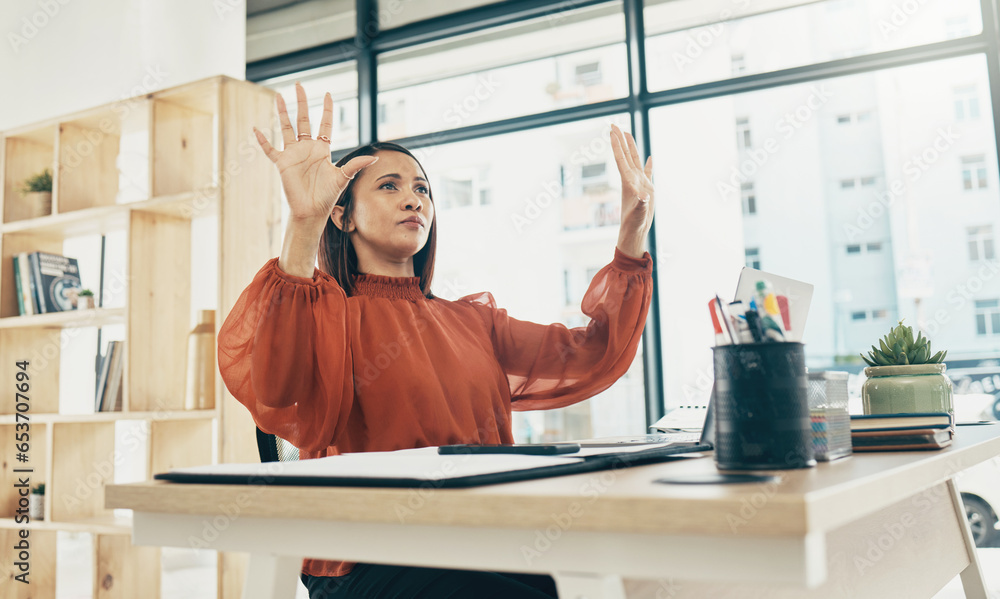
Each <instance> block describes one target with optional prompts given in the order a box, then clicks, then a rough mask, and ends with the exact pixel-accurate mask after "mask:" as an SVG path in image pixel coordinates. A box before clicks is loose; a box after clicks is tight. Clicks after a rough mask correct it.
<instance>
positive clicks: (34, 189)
mask: <svg viewBox="0 0 1000 599" xmlns="http://www.w3.org/2000/svg"><path fill="white" fill-rule="evenodd" d="M21 196H22V197H23V198H24V200H25V202H26V203H27V205H28V208H29V212H30V214H31V216H30V218H38V217H39V216H48V215H50V214H52V171H50V170H49V169H45V170H44V171H42V172H40V173H38V174H37V175H34V176H32V177H28V179H27V180H26V181H25V182H24V186H23V187H21Z"/></svg>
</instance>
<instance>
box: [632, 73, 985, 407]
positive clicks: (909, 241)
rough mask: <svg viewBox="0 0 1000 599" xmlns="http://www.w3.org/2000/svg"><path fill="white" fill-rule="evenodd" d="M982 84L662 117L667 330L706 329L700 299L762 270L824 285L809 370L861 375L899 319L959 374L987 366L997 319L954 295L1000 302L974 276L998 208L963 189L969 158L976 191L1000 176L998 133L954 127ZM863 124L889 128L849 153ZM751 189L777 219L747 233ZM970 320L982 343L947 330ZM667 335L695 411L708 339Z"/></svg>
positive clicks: (917, 81) (808, 338) (810, 88)
mask: <svg viewBox="0 0 1000 599" xmlns="http://www.w3.org/2000/svg"><path fill="white" fill-rule="evenodd" d="M970 80H972V81H976V82H977V84H978V85H981V86H985V85H986V81H987V76H986V61H985V58H984V57H983V56H967V57H962V58H954V59H949V60H943V61H938V62H930V63H924V64H919V65H914V66H909V67H902V68H896V69H890V70H883V71H876V72H872V73H865V74H860V75H852V76H848V77H840V78H835V79H827V80H821V81H816V82H812V83H808V84H800V85H789V86H782V87H774V88H771V89H767V90H762V91H755V92H750V93H743V94H734V95H729V96H724V97H718V98H712V99H706V100H702V101H696V102H687V103H680V104H675V105H670V106H665V107H662V108H654V109H653V110H652V111H651V121H650V122H651V129H652V141H653V155H654V165H656V172H655V173H654V178H655V179H656V180H657V181H669V182H670V183H669V189H670V194H671V197H673V198H675V201H674V203H673V204H672V205H671V207H670V209H669V217H668V218H664V217H661V218H658V219H657V222H656V227H657V242H658V244H657V245H658V249H659V251H660V253H661V254H662V255H661V256H660V257H659V264H658V270H659V273H660V282H661V285H663V284H664V283H665V282H666V281H684V288H685V290H686V293H684V294H679V293H661V294H660V298H661V314H663V315H677V314H700V313H701V312H702V309H701V304H703V303H704V301H703V298H706V297H712V296H713V295H714V294H715V293H717V292H718V290H722V291H724V292H727V293H729V294H731V293H733V291H734V290H735V287H736V280H737V276H738V274H739V269H740V267H741V266H743V265H744V264H747V265H749V264H751V263H753V262H754V261H756V260H757V257H758V256H762V255H766V256H767V261H766V263H764V264H763V268H764V269H765V270H767V271H769V272H774V273H776V274H781V275H785V276H789V277H793V278H798V279H801V280H805V281H809V282H812V283H813V284H814V285H815V295H814V297H813V301H812V306H811V309H810V311H809V321H808V326H807V327H806V330H805V337H804V341H805V343H806V347H807V352H806V357H807V361H808V362H809V364H810V365H811V366H813V367H817V368H829V367H843V366H844V365H850V364H853V363H855V362H857V360H856V359H855V356H857V355H858V354H859V353H860V352H861V351H862V350H864V349H865V348H867V347H868V346H870V345H871V344H872V343H873V342H875V341H876V340H877V339H878V337H879V336H880V335H881V334H882V329H883V328H884V327H885V322H884V321H885V318H884V317H882V316H881V315H882V314H885V313H887V312H892V313H895V314H898V315H899V317H900V318H905V319H906V322H907V323H913V324H918V325H919V326H921V327H923V328H924V330H925V331H926V332H927V333H928V334H930V335H932V338H933V340H934V342H935V345H940V346H941V347H942V348H948V349H949V354H948V355H949V358H951V357H955V358H961V357H963V356H973V355H980V354H981V353H982V352H983V351H987V350H991V349H992V347H990V346H988V345H984V344H983V337H984V336H988V335H992V334H993V332H992V331H993V329H992V325H991V324H989V323H991V322H992V320H991V319H992V318H993V317H992V315H991V314H992V313H989V312H988V309H987V308H986V307H981V308H980V307H974V304H973V302H972V301H969V298H963V297H962V296H961V295H960V294H959V292H958V291H956V290H966V291H965V292H966V293H969V294H972V291H968V288H969V287H972V288H974V289H975V293H976V294H977V295H978V296H979V297H983V296H985V297H997V296H998V295H1000V277H992V276H987V277H983V276H980V275H979V273H978V270H977V266H976V264H975V263H970V261H969V258H970V257H973V258H974V259H976V260H979V259H983V258H985V257H986V256H987V255H989V256H992V253H993V245H992V243H993V242H992V233H991V231H992V230H993V227H996V226H1000V202H998V201H997V200H998V197H997V194H996V192H991V193H990V196H989V197H990V200H991V201H989V202H983V203H979V202H978V201H976V200H973V199H972V198H967V197H964V194H963V191H962V189H961V186H957V185H955V180H956V177H955V171H954V165H955V164H958V163H960V162H961V161H962V160H963V157H965V156H969V155H974V156H975V157H976V163H975V165H976V166H974V167H973V166H971V163H969V162H968V161H965V162H961V163H962V164H963V165H965V168H966V169H967V171H968V170H973V172H975V173H977V174H975V175H974V176H973V180H974V181H978V180H980V179H981V178H985V177H986V175H985V174H983V175H980V174H978V173H979V171H985V169H986V166H985V165H987V164H989V165H991V168H992V169H995V168H996V166H995V165H996V164H997V157H996V147H995V140H994V137H993V134H992V128H991V127H990V128H987V130H981V128H977V127H976V126H974V125H970V124H965V123H964V122H960V121H957V120H956V118H955V112H954V105H953V97H952V93H951V90H952V89H953V85H954V84H957V83H958V82H966V81H970ZM914 98H919V101H913V99H914ZM861 110H873V111H874V112H876V113H878V114H880V115H883V116H882V123H881V127H880V128H870V129H865V130H863V131H861V130H859V131H855V132H853V134H852V135H851V136H850V137H845V136H844V135H843V131H842V129H841V128H842V127H843V125H841V124H838V123H837V121H838V118H837V115H843V114H856V113H858V112H859V111H861ZM735 115H742V116H743V117H744V118H749V119H750V120H751V121H752V122H755V123H760V124H761V125H760V126H759V127H758V128H757V129H756V130H755V132H754V135H755V138H756V139H755V147H756V148H759V149H760V150H759V152H758V154H757V155H756V157H751V156H748V155H747V153H746V152H745V151H741V150H739V149H737V148H736V147H735V146H734V145H733V144H732V142H731V141H730V140H731V139H732V138H733V137H732V136H733V131H732V130H731V129H729V130H728V131H727V128H729V127H732V126H733V125H732V123H737V125H736V126H737V131H738V130H739V129H738V127H739V124H738V121H737V120H736V119H735V118H734V117H735ZM983 116H984V117H986V118H990V117H991V116H992V115H990V114H988V113H986V114H984V115H983ZM792 119H793V120H794V122H792ZM914 157H917V158H916V161H915V160H914ZM858 172H863V173H865V175H862V176H859V175H856V174H854V173H858ZM966 180H968V176H966ZM751 181H752V183H753V186H754V190H755V191H756V192H757V193H760V194H766V196H767V198H768V211H769V214H774V215H776V216H775V217H774V218H766V219H762V218H760V217H759V216H758V217H756V218H751V217H748V215H747V213H746V209H745V206H746V201H745V193H746V191H745V190H746V188H745V187H744V186H745V185H746V184H748V183H750V182H751ZM847 183H850V184H849V185H848V184H847ZM848 188H849V189H850V193H847V192H846V191H845V190H846V189H848ZM681 198H683V199H681ZM741 198H742V201H741ZM970 201H972V202H974V203H973V204H969V203H968V202H970ZM663 214H664V213H662V212H661V215H663ZM969 219H975V221H974V222H977V221H978V222H980V223H982V224H980V225H977V226H976V227H974V228H970V227H969V226H968V225H967V224H966V223H967V222H968V220H969ZM845 250H846V251H845ZM965 265H969V267H968V268H966V267H965ZM970 281H971V283H972V284H971V285H970V284H969V282H970ZM838 292H839V296H838ZM956 298H958V299H960V300H962V301H961V302H959V301H957V300H956ZM837 299H840V300H841V301H836V300H837ZM949 299H950V301H949ZM872 306H877V307H878V308H877V309H873V308H872ZM975 306H979V304H976V305H975ZM984 306H985V304H984ZM886 309H887V312H886ZM974 310H975V311H976V312H975V316H974V315H973V311H974ZM974 319H977V323H978V324H977V326H978V331H976V330H970V329H969V328H968V327H964V326H958V325H955V324H952V325H951V326H949V324H948V323H956V322H962V321H964V322H971V321H973V320H974ZM984 323H985V324H984ZM662 328H663V334H664V338H667V339H671V342H670V343H669V344H664V354H663V360H664V362H665V363H664V375H665V380H666V383H667V387H666V393H667V396H668V397H683V396H684V395H683V394H684V390H685V389H686V388H691V387H693V386H696V382H697V380H698V377H699V373H700V372H704V371H706V370H708V369H710V366H711V353H710V351H709V347H710V346H711V344H712V329H711V327H710V326H709V324H708V322H707V321H706V320H704V319H698V318H669V317H666V316H665V317H664V320H663V325H662ZM984 331H985V332H984ZM977 332H978V334H977ZM692 348H701V350H697V349H692Z"/></svg>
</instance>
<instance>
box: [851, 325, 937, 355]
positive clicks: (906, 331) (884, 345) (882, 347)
mask: <svg viewBox="0 0 1000 599" xmlns="http://www.w3.org/2000/svg"><path fill="white" fill-rule="evenodd" d="M878 345H879V346H878V347H875V346H874V345H873V346H872V350H871V351H870V352H868V355H867V356H866V355H864V354H861V359H862V360H864V361H865V363H867V364H868V365H869V366H900V365H906V364H940V363H941V362H943V361H944V357H945V356H947V355H948V352H947V351H939V352H938V353H936V354H932V353H931V341H930V339H928V338H927V337H924V336H923V334H922V333H920V332H917V338H916V339H914V338H913V327H908V326H904V325H903V321H902V320H900V321H899V324H898V325H896V327H895V328H893V329H891V330H890V331H889V334H888V335H886V336H885V337H883V338H882V339H879V342H878Z"/></svg>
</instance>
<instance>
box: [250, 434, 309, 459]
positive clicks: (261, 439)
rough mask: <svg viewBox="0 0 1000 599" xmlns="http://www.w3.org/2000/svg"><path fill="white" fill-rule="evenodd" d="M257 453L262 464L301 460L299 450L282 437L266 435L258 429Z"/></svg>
mask: <svg viewBox="0 0 1000 599" xmlns="http://www.w3.org/2000/svg"><path fill="white" fill-rule="evenodd" d="M257 452H258V453H259V454H260V463H261V464H263V463H265V462H294V461H296V460H298V459H299V449H298V448H297V447H295V446H294V445H292V444H291V443H289V442H288V441H285V440H284V439H282V438H281V437H278V436H275V435H272V434H269V433H265V432H264V431H262V430H260V428H257Z"/></svg>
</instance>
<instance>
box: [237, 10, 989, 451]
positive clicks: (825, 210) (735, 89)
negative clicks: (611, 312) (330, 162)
mask: <svg viewBox="0 0 1000 599" xmlns="http://www.w3.org/2000/svg"><path fill="white" fill-rule="evenodd" d="M323 1H324V2H340V1H341V0H323ZM633 3H635V4H633ZM375 4H376V7H377V21H378V27H376V28H374V29H371V31H373V32H376V33H375V34H374V35H372V36H369V39H367V40H366V41H367V42H370V44H369V45H367V46H366V45H364V44H358V43H356V42H355V40H354V39H353V30H352V33H351V34H350V35H346V36H344V39H343V42H344V43H343V44H341V45H339V46H330V47H322V46H318V47H317V48H315V49H314V51H308V50H307V51H299V52H297V53H296V54H294V55H290V56H289V57H288V63H289V64H292V63H294V60H293V58H294V57H301V60H302V61H303V64H307V65H309V69H310V70H305V68H304V67H303V68H301V69H299V70H295V69H293V68H291V67H288V70H287V71H282V72H280V73H278V74H279V75H281V77H276V76H275V73H274V72H273V71H274V69H275V68H276V67H274V66H273V63H270V62H266V61H262V62H260V64H255V63H251V64H248V76H250V74H251V73H253V72H256V71H257V70H258V69H260V71H261V72H267V73H268V76H267V80H266V81H265V82H266V83H268V84H269V85H273V86H275V87H277V88H279V89H282V91H283V92H284V90H286V89H287V90H289V92H290V90H291V87H290V86H291V83H292V82H293V81H295V80H296V79H299V80H302V81H303V82H304V83H305V84H306V89H307V91H308V92H309V96H310V100H311V102H312V103H311V110H312V111H315V113H314V115H313V119H314V123H318V122H319V110H320V105H321V104H320V103H321V101H322V95H323V93H324V92H325V91H330V92H331V93H333V94H334V98H335V100H336V104H335V116H336V118H335V129H338V128H339V129H338V130H335V141H334V146H335V154H336V153H338V152H339V153H343V152H344V151H346V150H347V149H349V148H351V147H354V146H355V145H356V144H358V143H362V142H367V141H370V140H371V139H378V140H400V141H402V142H403V143H404V144H405V145H408V146H409V147H411V149H414V150H415V151H416V152H417V154H418V156H420V157H421V160H422V161H423V162H424V163H425V166H426V167H427V169H428V174H429V176H430V177H431V179H432V185H433V186H434V190H435V198H436V201H437V202H438V209H439V211H440V213H439V214H440V219H441V221H440V222H441V229H440V236H441V237H440V250H441V251H440V252H439V263H438V270H437V275H436V289H435V292H436V293H438V294H439V295H442V296H443V297H457V296H459V295H462V294H465V293H471V292H474V291H478V290H489V291H492V292H493V293H494V294H495V296H496V297H497V300H498V301H499V302H500V304H501V305H502V306H503V307H505V308H507V309H508V310H509V311H510V312H511V313H512V314H513V315H515V316H517V317H520V318H524V319H529V320H536V321H540V322H562V323H564V324H566V325H567V326H576V325H579V324H582V323H584V322H585V318H584V316H583V315H582V314H581V313H580V312H579V303H580V299H581V297H582V295H583V293H584V292H585V291H586V289H587V286H588V284H589V282H590V280H591V278H592V277H593V273H594V272H596V270H595V269H597V268H600V267H601V266H603V265H604V264H606V263H607V261H608V260H609V259H610V256H611V253H610V252H611V248H613V247H614V244H615V240H616V237H617V229H618V224H619V223H620V220H621V214H620V197H619V192H618V184H619V183H618V175H617V171H616V168H615V164H614V161H613V159H612V156H611V152H610V148H609V147H607V146H606V135H607V125H608V122H609V119H613V120H616V121H617V122H618V123H619V124H620V126H622V127H623V128H624V129H626V130H632V129H633V127H634V126H635V125H642V124H643V123H647V124H648V132H649V135H648V136H645V138H644V129H643V127H639V128H638V130H637V131H635V133H636V135H637V140H638V143H639V144H640V152H642V153H643V154H646V153H647V152H651V153H652V154H653V156H654V157H655V158H654V161H653V164H654V165H655V173H654V179H655V180H656V182H657V189H658V202H657V218H656V223H655V227H654V230H653V232H652V233H651V235H652V236H653V237H655V242H656V248H657V252H656V255H655V256H654V257H653V258H654V261H655V270H654V277H655V280H656V281H657V284H658V285H659V294H658V295H659V298H660V302H659V304H658V305H657V306H654V307H653V310H652V311H651V319H652V320H651V321H650V322H654V323H657V326H655V327H652V326H647V330H646V332H645V335H646V341H647V342H648V341H651V340H656V341H658V343H656V344H649V343H646V344H644V346H643V349H642V351H641V352H640V355H639V356H637V358H636V360H635V363H634V364H633V365H632V368H631V369H630V371H629V373H628V374H627V375H626V376H625V377H624V378H623V379H622V380H621V381H620V382H619V383H618V384H617V385H615V386H614V387H612V388H611V389H609V390H608V391H607V392H605V393H604V394H601V395H600V396H599V397H597V398H595V399H594V400H592V401H589V402H585V403H583V404H580V405H578V406H573V407H570V408H566V409H564V410H558V411H553V412H539V413H530V414H518V415H517V416H516V419H515V435H516V437H517V438H518V439H519V440H521V441H526V440H532V441H542V440H551V439H560V438H569V437H579V436H588V435H605V434H637V433H642V432H644V431H645V424H647V423H646V422H645V418H646V416H647V415H655V414H656V413H657V411H658V410H659V409H660V408H661V406H662V405H666V406H668V407H673V406H677V405H683V404H686V403H690V402H693V401H701V400H704V399H707V397H708V392H709V390H710V385H707V384H706V381H710V380H711V350H710V347H711V345H712V342H713V335H712V328H711V324H710V321H709V320H708V319H707V315H706V314H705V313H704V312H705V310H704V304H705V301H706V300H707V298H709V297H714V296H715V294H716V293H719V294H720V295H723V296H726V295H731V294H732V293H733V291H734V290H735V286H736V280H737V277H738V274H739V270H740V269H741V268H742V267H743V266H752V267H755V268H763V269H765V270H767V271H769V272H774V273H776V274H780V275H784V276H789V277H795V278H800V279H803V280H806V281H809V282H811V283H813V284H814V286H815V295H814V298H813V302H812V305H811V309H810V313H809V321H808V326H807V328H806V331H805V339H804V340H805V342H806V348H807V349H806V356H807V360H808V363H809V365H810V367H813V368H817V369H821V368H831V367H833V368H837V369H842V370H849V371H851V372H854V373H858V372H860V370H861V368H862V366H863V364H862V363H861V361H860V358H859V355H858V354H860V352H861V351H863V350H864V349H865V348H867V347H868V346H870V345H871V343H872V342H874V341H875V340H877V339H878V338H879V337H880V336H881V335H882V334H884V332H885V329H886V327H887V326H888V325H889V324H891V323H894V322H896V321H897V320H899V319H905V322H906V323H907V324H916V325H918V326H919V327H920V328H922V329H923V330H924V332H925V334H927V335H929V336H931V337H932V338H933V340H934V343H935V346H940V347H941V348H947V349H948V350H949V353H948V361H949V373H952V372H956V373H960V372H961V368H963V367H965V366H977V365H978V364H979V363H980V362H981V361H983V360H987V361H988V360H996V359H997V357H998V355H997V351H998V349H1000V346H998V345H996V340H997V339H998V338H1000V337H998V335H1000V321H997V320H996V319H998V318H1000V316H997V315H998V314H1000V308H997V307H996V306H997V300H996V298H997V297H1000V277H996V276H993V274H992V273H993V270H982V269H984V268H986V269H991V268H994V267H995V262H996V254H995V248H994V232H995V231H996V230H997V227H1000V202H998V199H1000V197H998V192H997V188H998V187H1000V185H998V184H997V181H1000V176H998V162H997V151H996V135H997V133H996V129H995V127H994V124H993V119H994V114H993V110H992V107H993V106H995V105H996V102H997V101H998V99H997V98H993V97H991V90H993V89H996V87H997V86H996V83H997V82H996V81H995V80H993V81H991V77H990V69H991V68H993V69H995V68H996V67H995V65H993V66H990V65H988V63H987V60H986V55H987V52H989V51H992V49H993V48H995V47H996V46H997V44H998V41H1000V40H997V39H995V38H996V33H995V31H996V29H997V27H996V24H995V23H993V24H990V25H989V26H987V27H984V26H983V20H982V14H981V4H983V5H984V6H985V5H986V4H985V3H981V2H980V0H949V1H945V0H933V1H926V2H924V1H914V2H900V1H899V0H766V1H761V2H746V1H743V0H645V1H644V2H637V0H609V1H605V2H586V3H576V2H554V1H550V0H539V1H538V2H537V3H528V2H514V3H504V4H503V5H501V4H498V3H495V2H490V1H488V0H454V1H452V2H447V3H442V2H437V1H435V0H401V1H395V0H377V2H376V3H375ZM638 6H641V7H642V10H643V17H644V18H643V19H642V20H641V21H640V20H633V19H629V20H626V18H625V15H626V13H627V12H629V11H630V10H633V9H635V8H636V7H638ZM993 16H994V18H995V15H993ZM350 17H351V18H354V13H353V12H352V13H350ZM428 19H431V20H430V21H428ZM633 25H636V26H638V25H641V26H643V27H645V30H644V31H641V32H640V31H636V30H632V31H630V32H629V31H627V29H628V28H629V27H632V26H633ZM313 29H315V28H314V27H313V28H306V30H313ZM377 29H381V32H380V33H379V32H377V31H376V30H377ZM253 35H254V36H256V39H260V40H263V39H265V37H266V36H265V35H264V34H263V33H262V32H259V31H257V29H254V34H253ZM327 37H329V36H327ZM324 43H326V42H324ZM630 44H631V45H630ZM640 47H641V48H642V49H644V50H645V52H644V53H643V52H639V50H640ZM269 60H270V59H269ZM324 60H326V61H327V62H328V63H329V64H330V66H326V67H322V68H318V69H317V68H314V67H315V65H316V64H327V63H324ZM640 60H642V62H639V61H640ZM359 68H360V71H359V70H358V69H359ZM630 69H631V70H630ZM643 74H644V75H645V82H646V89H645V90H639V89H638V87H639V85H638V82H639V79H638V78H637V77H639V76H640V75H643ZM993 77H994V78H996V79H1000V73H993ZM264 79H265V78H264V77H258V78H256V80H264ZM359 79H360V81H361V82H362V87H361V89H359V88H358V85H357V82H358V80H359ZM291 98H292V95H291V93H286V99H291ZM630 111H632V113H631V114H630ZM359 124H360V126H359ZM758 200H760V201H758ZM501 256H502V258H500V257H501ZM983 273H986V274H985V275H984V274H983ZM679 289H680V290H681V291H678V290H679ZM656 348H660V349H659V351H660V353H661V355H660V356H655V355H654V353H653V352H654V351H656ZM984 363H985V362H984ZM997 371H998V374H1000V368H998V369H997ZM644 382H645V383H646V384H647V385H649V386H648V387H646V388H644V387H643V383H644ZM646 389H649V391H648V392H647V391H646ZM661 391H662V392H661ZM644 401H645V402H646V405H645V406H644ZM645 408H648V412H647V413H646V414H644V409H645Z"/></svg>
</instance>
